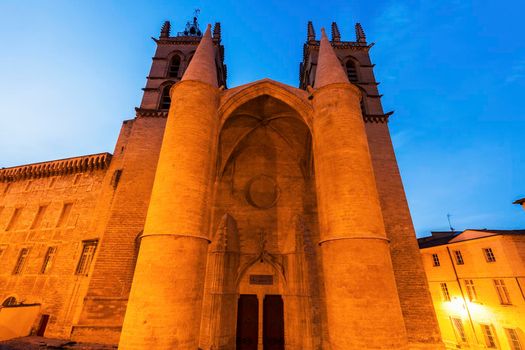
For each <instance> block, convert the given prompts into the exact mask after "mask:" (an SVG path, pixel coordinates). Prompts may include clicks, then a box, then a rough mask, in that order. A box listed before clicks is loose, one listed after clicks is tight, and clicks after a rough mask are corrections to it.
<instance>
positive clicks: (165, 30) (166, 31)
mask: <svg viewBox="0 0 525 350" xmlns="http://www.w3.org/2000/svg"><path fill="white" fill-rule="evenodd" d="M170 30H171V24H170V21H166V22H164V24H163V25H162V28H161V29H160V37H161V38H168V37H169V36H170Z"/></svg>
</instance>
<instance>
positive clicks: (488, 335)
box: [481, 324, 497, 349]
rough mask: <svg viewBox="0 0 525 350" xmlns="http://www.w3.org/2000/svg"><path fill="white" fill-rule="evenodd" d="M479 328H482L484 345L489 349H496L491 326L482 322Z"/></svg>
mask: <svg viewBox="0 0 525 350" xmlns="http://www.w3.org/2000/svg"><path fill="white" fill-rule="evenodd" d="M481 329H482V330H483V336H484V337H485V345H486V346H487V348H489V349H496V348H497V346H496V338H495V337H494V332H493V331H492V327H491V326H489V325H488V324H482V325H481Z"/></svg>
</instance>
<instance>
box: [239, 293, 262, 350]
mask: <svg viewBox="0 0 525 350" xmlns="http://www.w3.org/2000/svg"><path fill="white" fill-rule="evenodd" d="M258 333H259V301H258V300H257V295H252V294H241V295H240V296H239V304H238V308H237V350H257V341H258Z"/></svg>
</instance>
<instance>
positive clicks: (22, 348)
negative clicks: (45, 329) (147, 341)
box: [0, 337, 117, 350]
mask: <svg viewBox="0 0 525 350" xmlns="http://www.w3.org/2000/svg"><path fill="white" fill-rule="evenodd" d="M116 348H117V346H116V345H102V344H93V343H77V342H74V341H70V340H62V339H50V338H42V337H24V338H17V339H12V340H6V341H0V350H44V349H55V350H114V349H116Z"/></svg>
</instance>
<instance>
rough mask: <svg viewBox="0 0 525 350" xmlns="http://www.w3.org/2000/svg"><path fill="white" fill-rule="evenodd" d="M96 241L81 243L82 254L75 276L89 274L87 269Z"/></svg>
mask: <svg viewBox="0 0 525 350" xmlns="http://www.w3.org/2000/svg"><path fill="white" fill-rule="evenodd" d="M97 244H98V241H96V240H95V241H84V242H82V254H81V255H80V260H79V261H78V265H77V269H76V272H75V273H76V274H77V275H87V274H88V273H89V267H90V265H91V261H92V260H93V256H94V255H95V250H96V249H97Z"/></svg>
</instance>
